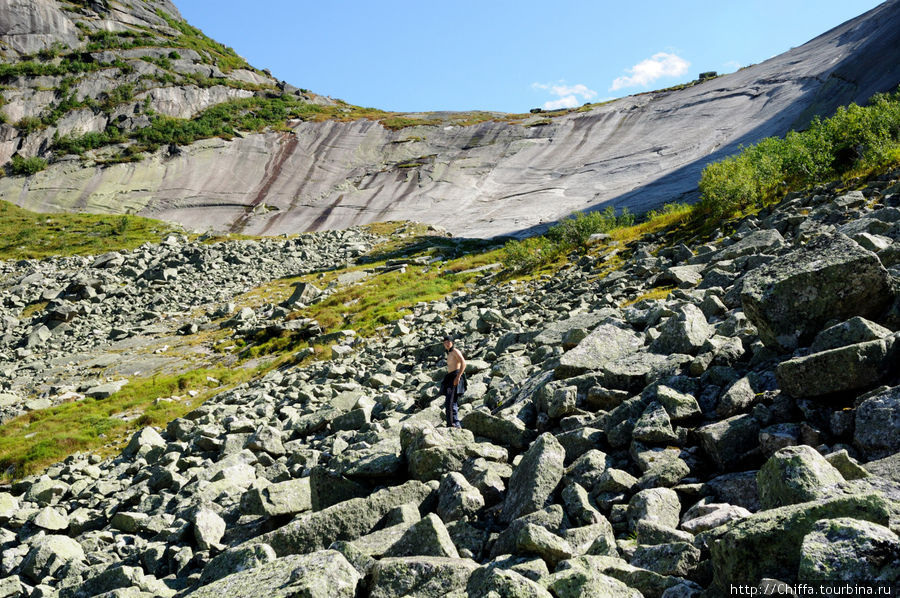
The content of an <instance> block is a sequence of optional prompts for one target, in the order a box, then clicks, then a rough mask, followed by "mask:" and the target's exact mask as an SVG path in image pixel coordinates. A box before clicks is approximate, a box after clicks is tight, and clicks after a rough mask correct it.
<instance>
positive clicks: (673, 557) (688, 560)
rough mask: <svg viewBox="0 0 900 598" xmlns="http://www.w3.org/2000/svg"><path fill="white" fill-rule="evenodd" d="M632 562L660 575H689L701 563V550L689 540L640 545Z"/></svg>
mask: <svg viewBox="0 0 900 598" xmlns="http://www.w3.org/2000/svg"><path fill="white" fill-rule="evenodd" d="M630 564H631V565H633V566H635V567H640V568H641V569H647V570H648V571H653V572H654V573H659V574H660V575H676V576H678V577H687V576H688V575H690V574H691V573H693V572H694V570H695V569H696V568H697V565H699V564H700V550H699V549H697V548H696V547H694V546H693V544H690V543H687V542H671V543H663V544H655V545H653V546H639V547H638V549H637V550H635V551H634V556H632V558H631V561H630Z"/></svg>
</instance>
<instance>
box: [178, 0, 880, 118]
mask: <svg viewBox="0 0 900 598" xmlns="http://www.w3.org/2000/svg"><path fill="white" fill-rule="evenodd" d="M174 2H175V4H176V6H177V7H178V8H179V10H180V11H181V13H182V15H183V16H184V17H185V18H186V19H187V20H188V22H190V23H191V24H192V25H194V26H196V27H199V28H200V29H202V30H203V31H204V32H205V33H206V34H207V35H209V36H210V37H213V38H215V39H216V40H218V41H220V42H222V43H224V44H226V45H229V46H231V47H233V48H234V49H235V50H236V51H237V52H238V53H239V54H240V55H241V56H243V57H244V58H246V59H247V60H248V61H249V62H250V63H251V64H253V65H254V66H256V67H258V68H268V69H270V70H271V71H272V73H273V74H274V75H275V76H276V77H278V78H279V79H284V80H286V81H287V82H288V83H291V84H293V85H296V86H298V87H304V88H307V89H310V90H312V91H314V92H316V93H320V94H323V95H328V96H331V97H334V98H341V99H343V100H346V101H347V102H350V103H352V104H357V105H361V106H372V107H376V108H381V109H384V110H396V111H406V112H412V111H427V110H497V111H503V112H526V111H528V110H529V109H530V108H534V107H539V106H540V107H546V108H552V107H564V106H579V105H581V104H583V103H585V102H588V101H591V102H597V101H601V100H605V99H608V98H612V97H620V96H625V95H629V94H633V93H638V92H641V91H647V90H651V89H659V88H663V87H668V86H670V85H674V84H677V83H681V82H684V81H688V80H691V79H694V78H696V76H697V74H699V73H700V72H702V71H718V72H719V73H727V72H732V71H734V70H736V69H737V68H739V67H741V66H747V65H749V64H754V63H757V62H762V61H763V60H765V59H767V58H770V57H772V56H774V55H776V54H780V53H781V52H784V51H786V50H788V49H790V48H791V47H794V46H799V45H801V44H803V43H805V42H806V41H808V40H810V39H812V38H813V37H815V36H817V35H819V34H820V33H824V32H825V31H827V30H828V29H831V28H832V27H835V26H837V25H839V24H840V23H842V22H844V21H846V20H848V19H851V18H853V17H855V16H857V15H859V14H862V13H863V12H865V11H867V10H869V9H871V8H874V7H875V6H877V5H878V4H879V2H877V1H873V0H744V1H740V0H681V1H677V2H676V1H674V0H632V1H631V2H623V1H618V0H617V1H615V2H610V1H604V2H601V1H596V0H595V1H588V0H582V1H575V0H554V1H548V0H543V1H541V2H534V1H532V0H517V1H508V0H480V1H472V0H459V1H444V2H429V1H424V2H408V1H407V2H402V1H398V0H381V1H379V2H362V1H350V0H331V2H322V1H321V0H317V1H315V2H309V1H307V0H299V1H298V0H293V1H288V0H257V1H256V2H253V3H248V2H246V0H217V1H215V2H211V1H210V0H174Z"/></svg>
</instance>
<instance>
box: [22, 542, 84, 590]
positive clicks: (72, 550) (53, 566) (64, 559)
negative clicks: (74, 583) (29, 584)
mask: <svg viewBox="0 0 900 598" xmlns="http://www.w3.org/2000/svg"><path fill="white" fill-rule="evenodd" d="M84 559H85V554H84V549H83V548H82V547H81V544H79V543H78V542H76V541H75V540H73V539H72V538H69V537H67V536H58V535H48V536H44V537H43V538H41V539H40V540H38V541H37V542H36V543H35V544H34V545H32V547H31V550H29V551H28V554H26V555H25V559H24V560H23V561H22V565H21V568H20V571H21V574H22V575H24V576H25V577H27V578H29V579H31V580H33V581H35V582H37V583H40V581H41V580H42V579H44V578H45V577H47V576H49V575H54V574H55V573H56V572H57V571H58V570H60V569H61V568H62V567H64V566H66V565H68V564H69V563H80V562H82V561H84Z"/></svg>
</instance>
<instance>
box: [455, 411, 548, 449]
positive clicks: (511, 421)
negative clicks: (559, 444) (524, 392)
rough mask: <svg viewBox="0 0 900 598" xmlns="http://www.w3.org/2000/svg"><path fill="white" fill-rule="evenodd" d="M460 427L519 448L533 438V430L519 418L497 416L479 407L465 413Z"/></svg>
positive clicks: (523, 446)
mask: <svg viewBox="0 0 900 598" xmlns="http://www.w3.org/2000/svg"><path fill="white" fill-rule="evenodd" d="M462 427H463V428H465V429H466V430H471V432H472V433H473V434H475V435H476V436H482V437H484V438H487V439H488V440H493V441H494V442H499V443H500V444H504V445H506V446H509V447H512V448H514V449H520V450H521V449H524V448H526V447H527V446H528V445H529V444H530V443H531V441H532V440H534V438H535V433H534V431H533V430H531V429H529V428H528V427H527V426H526V425H525V423H524V422H523V421H522V420H520V419H519V418H517V417H499V416H496V415H492V414H490V413H488V412H487V411H484V410H481V409H476V410H475V411H472V412H470V413H467V414H466V416H465V417H463V419H462Z"/></svg>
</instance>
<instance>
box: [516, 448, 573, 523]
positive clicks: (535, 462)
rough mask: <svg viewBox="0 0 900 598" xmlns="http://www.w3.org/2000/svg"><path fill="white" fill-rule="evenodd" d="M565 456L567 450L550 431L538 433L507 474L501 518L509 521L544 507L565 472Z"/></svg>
mask: <svg viewBox="0 0 900 598" xmlns="http://www.w3.org/2000/svg"><path fill="white" fill-rule="evenodd" d="M565 458H566V451H565V449H564V448H563V446H562V445H561V444H560V443H559V441H558V440H556V438H555V437H554V436H553V434H550V433H545V434H542V435H541V436H539V437H538V439H537V440H535V441H534V442H533V443H532V445H531V447H530V448H529V449H528V450H527V451H526V452H525V454H524V455H523V456H522V460H521V461H520V462H519V465H518V466H517V467H516V468H515V470H513V474H512V477H510V478H509V491H508V492H507V495H506V500H505V501H504V503H503V511H502V512H501V515H500V517H501V519H502V520H503V521H504V522H507V523H509V522H510V521H512V520H513V519H516V518H518V517H521V516H522V515H527V514H528V513H531V512H532V511H537V510H538V509H540V508H541V507H543V506H544V503H545V502H546V501H547V498H548V497H549V496H550V494H551V493H552V492H553V491H554V490H555V489H556V486H557V485H558V484H559V481H560V480H561V479H562V476H563V473H565V469H564V467H563V463H564V461H565Z"/></svg>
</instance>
